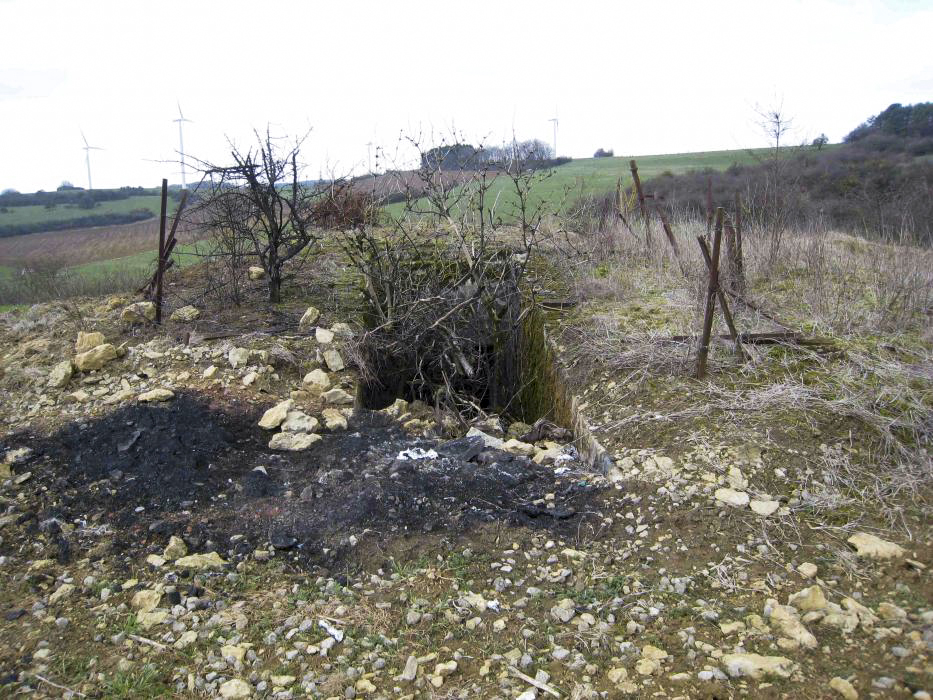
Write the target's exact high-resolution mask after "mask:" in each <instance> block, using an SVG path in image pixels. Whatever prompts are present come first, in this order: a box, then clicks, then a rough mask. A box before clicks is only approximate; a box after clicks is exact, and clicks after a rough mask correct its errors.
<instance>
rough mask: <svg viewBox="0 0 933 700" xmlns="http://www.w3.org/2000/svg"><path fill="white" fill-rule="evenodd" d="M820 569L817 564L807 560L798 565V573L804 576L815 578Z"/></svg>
mask: <svg viewBox="0 0 933 700" xmlns="http://www.w3.org/2000/svg"><path fill="white" fill-rule="evenodd" d="M817 571H818V569H817V566H816V564H813V563H812V562H808V561H805V562H804V563H803V564H801V565H800V566H798V567H797V573H798V574H800V575H801V576H803V577H804V578H813V577H814V576H816V572H817Z"/></svg>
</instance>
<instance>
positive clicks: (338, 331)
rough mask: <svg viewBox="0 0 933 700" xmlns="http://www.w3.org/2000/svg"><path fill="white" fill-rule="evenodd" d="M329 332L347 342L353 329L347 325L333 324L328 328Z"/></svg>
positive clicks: (351, 335)
mask: <svg viewBox="0 0 933 700" xmlns="http://www.w3.org/2000/svg"><path fill="white" fill-rule="evenodd" d="M330 330H331V332H332V333H333V334H334V335H335V336H337V337H338V338H343V339H344V340H349V339H350V338H352V337H353V329H352V328H350V324H348V323H335V324H334V325H333V326H331V327H330Z"/></svg>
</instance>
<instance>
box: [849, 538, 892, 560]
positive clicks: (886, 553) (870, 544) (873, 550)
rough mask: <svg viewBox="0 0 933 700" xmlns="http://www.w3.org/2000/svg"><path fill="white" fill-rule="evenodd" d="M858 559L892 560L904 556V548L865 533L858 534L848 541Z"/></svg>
mask: <svg viewBox="0 0 933 700" xmlns="http://www.w3.org/2000/svg"><path fill="white" fill-rule="evenodd" d="M846 541H847V542H848V543H849V544H851V545H852V546H853V547H855V550H856V553H857V554H858V555H859V556H860V557H866V558H867V559H894V558H896V557H902V556H904V548H903V547H901V546H900V545H897V544H894V543H893V542H888V541H887V540H883V539H881V538H880V537H877V536H875V535H870V534H868V533H867V532H858V533H856V534H854V535H852V537H850V538H849V539H848V540H846Z"/></svg>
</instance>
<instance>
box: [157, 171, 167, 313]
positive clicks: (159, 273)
mask: <svg viewBox="0 0 933 700" xmlns="http://www.w3.org/2000/svg"><path fill="white" fill-rule="evenodd" d="M167 208H168V180H166V179H164V178H163V179H162V210H161V214H160V215H159V260H158V262H157V263H156V265H157V267H156V299H155V305H156V317H155V320H156V323H162V275H163V274H164V272H165V215H166V209H167Z"/></svg>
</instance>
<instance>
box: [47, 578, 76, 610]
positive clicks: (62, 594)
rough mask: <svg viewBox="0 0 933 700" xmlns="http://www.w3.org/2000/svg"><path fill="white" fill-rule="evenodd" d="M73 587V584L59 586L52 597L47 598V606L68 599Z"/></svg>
mask: <svg viewBox="0 0 933 700" xmlns="http://www.w3.org/2000/svg"><path fill="white" fill-rule="evenodd" d="M74 590H75V587H74V584H73V583H63V584H62V585H61V586H59V587H58V588H57V589H56V590H55V592H54V593H52V595H50V596H49V605H55V603H57V602H58V601H60V600H64V599H65V598H70V597H71V594H72V593H74Z"/></svg>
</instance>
